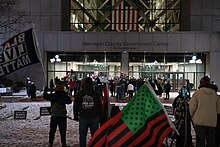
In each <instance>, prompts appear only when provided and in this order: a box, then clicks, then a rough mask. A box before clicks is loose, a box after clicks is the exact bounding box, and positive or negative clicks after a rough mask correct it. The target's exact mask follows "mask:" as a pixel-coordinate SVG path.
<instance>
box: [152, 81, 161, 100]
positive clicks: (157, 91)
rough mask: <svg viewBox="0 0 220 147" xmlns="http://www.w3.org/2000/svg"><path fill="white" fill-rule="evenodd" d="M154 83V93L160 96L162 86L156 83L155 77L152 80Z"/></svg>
mask: <svg viewBox="0 0 220 147" xmlns="http://www.w3.org/2000/svg"><path fill="white" fill-rule="evenodd" d="M154 84H155V87H156V88H155V93H156V95H159V96H160V97H161V96H162V93H163V88H162V86H161V85H160V84H159V83H158V81H157V80H156V79H155V80H154Z"/></svg>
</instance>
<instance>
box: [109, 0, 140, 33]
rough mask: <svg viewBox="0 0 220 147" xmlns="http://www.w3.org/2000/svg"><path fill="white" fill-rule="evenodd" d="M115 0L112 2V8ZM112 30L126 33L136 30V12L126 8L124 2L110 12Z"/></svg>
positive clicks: (131, 8) (128, 7) (129, 7)
mask: <svg viewBox="0 0 220 147" xmlns="http://www.w3.org/2000/svg"><path fill="white" fill-rule="evenodd" d="M116 2H117V0H112V6H114V5H115V4H116ZM111 17H112V18H111V19H112V24H111V26H112V28H111V29H112V30H117V31H126V30H137V27H138V26H137V22H138V20H137V19H138V12H137V10H135V9H134V8H133V7H131V6H127V5H126V4H125V3H124V1H122V2H121V3H120V5H119V6H117V7H116V8H115V10H113V11H112V15H111Z"/></svg>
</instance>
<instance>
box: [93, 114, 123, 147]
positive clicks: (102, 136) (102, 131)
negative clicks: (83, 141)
mask: <svg viewBox="0 0 220 147" xmlns="http://www.w3.org/2000/svg"><path fill="white" fill-rule="evenodd" d="M120 117H121V112H119V113H118V114H117V115H115V116H114V117H113V118H111V119H110V120H109V121H107V122H106V123H104V124H103V125H102V126H101V127H100V128H99V129H98V130H97V131H96V132H95V134H94V135H93V136H94V137H92V139H91V140H90V142H89V144H90V146H97V145H99V146H101V145H100V144H101V143H104V142H105V141H106V136H107V135H108V132H109V130H110V129H111V127H112V125H113V124H115V123H118V121H120V120H121V119H120Z"/></svg>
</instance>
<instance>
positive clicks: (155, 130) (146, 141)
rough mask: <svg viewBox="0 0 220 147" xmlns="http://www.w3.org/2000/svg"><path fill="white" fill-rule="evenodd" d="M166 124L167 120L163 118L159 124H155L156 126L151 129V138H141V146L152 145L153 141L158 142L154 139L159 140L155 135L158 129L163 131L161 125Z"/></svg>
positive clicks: (157, 133)
mask: <svg viewBox="0 0 220 147" xmlns="http://www.w3.org/2000/svg"><path fill="white" fill-rule="evenodd" d="M157 124H158V123H157ZM166 125H167V122H166V119H165V120H163V122H161V123H160V124H159V126H157V127H156V128H154V130H153V131H151V133H152V135H151V138H150V139H149V140H147V139H144V140H142V142H141V144H142V143H143V146H153V144H154V143H158V142H156V141H158V140H159V138H157V136H158V135H159V131H163V127H164V126H165V127H166Z"/></svg>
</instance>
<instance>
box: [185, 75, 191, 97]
mask: <svg viewBox="0 0 220 147" xmlns="http://www.w3.org/2000/svg"><path fill="white" fill-rule="evenodd" d="M186 90H187V92H188V94H189V96H191V93H190V92H191V86H190V82H189V79H187V80H186Z"/></svg>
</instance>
